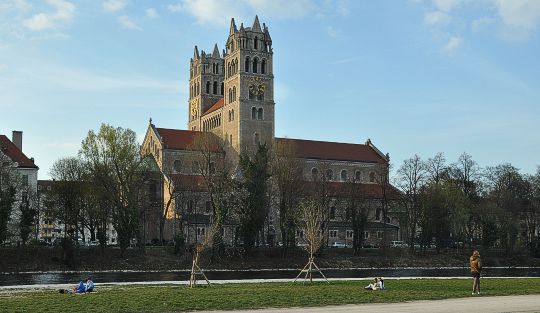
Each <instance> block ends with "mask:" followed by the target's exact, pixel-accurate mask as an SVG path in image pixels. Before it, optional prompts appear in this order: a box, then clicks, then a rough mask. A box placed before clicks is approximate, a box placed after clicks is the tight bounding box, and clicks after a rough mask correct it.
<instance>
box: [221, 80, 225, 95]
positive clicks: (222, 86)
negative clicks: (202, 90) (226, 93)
mask: <svg viewBox="0 0 540 313" xmlns="http://www.w3.org/2000/svg"><path fill="white" fill-rule="evenodd" d="M223 88H224V85H223V82H222V83H221V95H222V96H223Z"/></svg>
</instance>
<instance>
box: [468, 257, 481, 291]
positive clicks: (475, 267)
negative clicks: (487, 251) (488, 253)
mask: <svg viewBox="0 0 540 313" xmlns="http://www.w3.org/2000/svg"><path fill="white" fill-rule="evenodd" d="M469 261H470V263H471V274H472V277H473V291H472V294H473V295H474V293H475V292H476V293H477V294H480V273H481V272H482V261H481V260H480V252H478V250H474V251H473V254H472V255H471V257H470V259H469Z"/></svg>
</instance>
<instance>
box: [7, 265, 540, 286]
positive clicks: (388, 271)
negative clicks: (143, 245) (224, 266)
mask: <svg viewBox="0 0 540 313" xmlns="http://www.w3.org/2000/svg"><path fill="white" fill-rule="evenodd" d="M323 272H324V274H325V275H326V276H327V277H328V278H371V277H375V276H381V277H463V276H465V277H469V276H470V271H469V268H466V267H463V268H457V267H450V268H448V267H447V268H377V269H373V268H350V269H323ZM189 273H190V271H189V270H180V271H163V272H159V271H156V272H153V271H140V272H139V271H123V272H115V271H98V272H26V273H0V286H17V285H48V284H67V283H76V282H78V281H79V280H80V279H83V278H85V277H87V276H92V278H93V280H94V282H97V283H112V282H153V281H186V280H189ZM298 273H299V270H298V269H284V270H272V269H266V270H265V269H259V270H244V271H229V270H207V271H205V274H206V275H207V276H208V279H210V280H242V279H294V278H295V277H296V275H298ZM482 275H483V276H484V277H540V267H519V268H505V267H486V268H484V270H483V273H482Z"/></svg>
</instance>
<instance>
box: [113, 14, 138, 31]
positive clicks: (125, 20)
mask: <svg viewBox="0 0 540 313" xmlns="http://www.w3.org/2000/svg"><path fill="white" fill-rule="evenodd" d="M118 22H120V25H122V27H124V28H126V29H132V30H142V28H141V27H140V26H139V25H137V24H136V23H135V22H133V21H132V20H131V19H130V18H129V16H127V15H122V16H119V17H118Z"/></svg>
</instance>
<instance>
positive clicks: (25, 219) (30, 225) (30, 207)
mask: <svg viewBox="0 0 540 313" xmlns="http://www.w3.org/2000/svg"><path fill="white" fill-rule="evenodd" d="M35 203H36V201H35V194H33V193H32V192H31V191H30V190H29V188H27V189H26V190H25V191H23V199H22V201H21V202H20V206H19V208H20V211H21V215H20V218H19V233H20V236H21V241H22V244H23V245H26V243H27V242H28V239H29V237H30V234H31V233H32V231H33V230H34V227H35V225H36V217H37V216H38V210H37V209H36V208H35Z"/></svg>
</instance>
